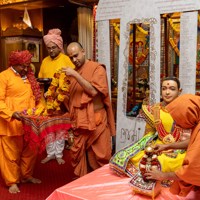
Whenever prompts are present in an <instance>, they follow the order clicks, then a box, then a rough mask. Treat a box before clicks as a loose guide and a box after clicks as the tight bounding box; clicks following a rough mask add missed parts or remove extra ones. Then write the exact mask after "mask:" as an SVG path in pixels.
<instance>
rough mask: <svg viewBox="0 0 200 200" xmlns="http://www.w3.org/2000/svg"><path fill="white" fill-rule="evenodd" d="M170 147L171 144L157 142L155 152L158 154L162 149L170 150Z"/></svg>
mask: <svg viewBox="0 0 200 200" xmlns="http://www.w3.org/2000/svg"><path fill="white" fill-rule="evenodd" d="M169 148H170V147H169V145H168V144H156V145H155V146H154V152H155V153H156V154H158V155H159V154H161V153H162V151H166V150H168V149H169Z"/></svg>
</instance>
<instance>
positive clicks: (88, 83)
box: [63, 42, 115, 176]
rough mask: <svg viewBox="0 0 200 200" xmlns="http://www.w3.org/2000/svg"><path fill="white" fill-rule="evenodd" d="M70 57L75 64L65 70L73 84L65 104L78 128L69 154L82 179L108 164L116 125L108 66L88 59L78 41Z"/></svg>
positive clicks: (68, 49) (76, 173) (74, 44)
mask: <svg viewBox="0 0 200 200" xmlns="http://www.w3.org/2000/svg"><path fill="white" fill-rule="evenodd" d="M67 55H68V56H69V58H70V59H71V61H72V62H73V64H74V65H75V70H74V69H72V68H63V71H64V72H65V73H66V75H68V76H69V77H70V81H71V85H70V91H69V98H66V99H65V102H64V103H65V105H66V107H67V108H68V109H69V112H70V118H71V120H72V122H73V126H74V128H75V132H74V135H75V136H74V144H73V146H72V147H71V150H70V153H71V157H72V165H73V167H74V173H75V175H77V176H83V175H85V174H87V173H88V172H90V171H91V170H95V169H97V168H99V167H101V166H103V165H105V164H107V163H108V162H109V159H110V158H111V149H112V148H111V136H114V135H115V123H114V117H113V112H112V106H111V103H110V96H109V90H108V82H107V75H106V69H105V66H104V65H102V64H99V63H97V62H93V61H90V60H88V59H86V57H85V50H84V49H83V47H82V45H81V44H80V43H77V42H73V43H70V44H69V45H68V47H67Z"/></svg>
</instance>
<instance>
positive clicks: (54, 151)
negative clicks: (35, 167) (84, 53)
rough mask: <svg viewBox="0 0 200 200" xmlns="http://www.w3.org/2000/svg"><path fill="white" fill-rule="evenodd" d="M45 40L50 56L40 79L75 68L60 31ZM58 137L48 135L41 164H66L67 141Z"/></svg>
mask: <svg viewBox="0 0 200 200" xmlns="http://www.w3.org/2000/svg"><path fill="white" fill-rule="evenodd" d="M43 40H44V43H45V45H46V48H47V51H48V54H49V56H47V57H46V58H44V60H43V61H42V64H41V67H40V71H39V74H38V77H39V78H53V76H54V73H55V72H56V70H58V69H61V68H62V66H67V67H71V68H74V65H73V63H72V62H71V61H70V59H69V57H68V56H66V55H65V54H64V53H63V52H64V50H63V39H62V37H61V30H60V29H50V30H49V32H48V34H47V35H45V36H44V37H43ZM56 136H57V135H56V133H51V134H48V136H47V137H48V138H46V141H49V140H50V142H48V143H47V144H46V151H47V156H46V158H44V159H43V160H42V161H41V163H43V164H44V163H47V162H49V161H50V160H52V159H56V160H57V162H58V164H64V163H65V161H64V160H63V159H62V157H63V150H64V147H65V139H64V137H63V138H59V139H57V138H56Z"/></svg>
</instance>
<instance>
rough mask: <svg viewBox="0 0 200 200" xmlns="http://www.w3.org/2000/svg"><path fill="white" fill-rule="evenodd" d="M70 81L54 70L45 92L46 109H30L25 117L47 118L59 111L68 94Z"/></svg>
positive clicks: (62, 73) (60, 71)
mask: <svg viewBox="0 0 200 200" xmlns="http://www.w3.org/2000/svg"><path fill="white" fill-rule="evenodd" d="M69 86H70V80H69V78H68V77H67V76H66V74H65V73H64V72H62V70H61V69H59V70H56V72H55V74H54V77H53V79H52V82H51V85H50V86H49V88H48V91H47V92H46V98H47V102H46V108H45V107H39V108H32V109H28V110H27V111H26V114H27V115H34V116H41V115H43V116H47V115H52V114H53V113H54V112H55V111H59V110H60V104H61V103H62V102H63V101H64V99H65V97H66V96H67V94H68V92H69Z"/></svg>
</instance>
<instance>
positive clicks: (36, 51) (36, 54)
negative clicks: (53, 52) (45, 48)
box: [25, 42, 40, 62]
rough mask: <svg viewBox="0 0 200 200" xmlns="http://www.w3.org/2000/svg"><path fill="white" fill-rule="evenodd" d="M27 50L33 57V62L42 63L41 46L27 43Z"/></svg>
mask: <svg viewBox="0 0 200 200" xmlns="http://www.w3.org/2000/svg"><path fill="white" fill-rule="evenodd" d="M25 49H27V50H28V51H30V53H31V54H32V55H33V57H32V59H31V61H32V62H40V45H39V44H37V43H35V42H26V43H25Z"/></svg>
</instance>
